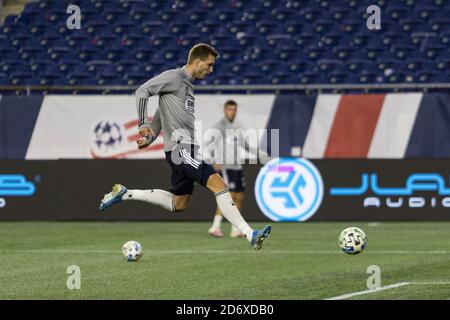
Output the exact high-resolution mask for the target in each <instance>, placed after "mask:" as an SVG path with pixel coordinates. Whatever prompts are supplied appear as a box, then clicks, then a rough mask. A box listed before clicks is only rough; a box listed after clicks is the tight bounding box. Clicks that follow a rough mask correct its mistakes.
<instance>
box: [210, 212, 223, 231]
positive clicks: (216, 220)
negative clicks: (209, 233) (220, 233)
mask: <svg viewBox="0 0 450 320" xmlns="http://www.w3.org/2000/svg"><path fill="white" fill-rule="evenodd" d="M222 218H223V217H222V215H221V214H216V215H214V221H213V225H212V227H211V228H212V229H220V224H221V223H222Z"/></svg>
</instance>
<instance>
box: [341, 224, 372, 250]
mask: <svg viewBox="0 0 450 320" xmlns="http://www.w3.org/2000/svg"><path fill="white" fill-rule="evenodd" d="M338 245H339V247H340V248H341V249H342V251H344V252H345V253H348V254H358V253H360V252H362V251H363V250H364V248H365V247H366V246H367V235H366V233H365V232H364V231H362V230H361V229H360V228H356V227H350V228H346V229H344V230H342V232H341V234H340V235H339V238H338Z"/></svg>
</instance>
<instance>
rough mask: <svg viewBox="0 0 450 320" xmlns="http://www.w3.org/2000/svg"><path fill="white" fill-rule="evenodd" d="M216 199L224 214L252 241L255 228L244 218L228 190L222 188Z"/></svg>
mask: <svg viewBox="0 0 450 320" xmlns="http://www.w3.org/2000/svg"><path fill="white" fill-rule="evenodd" d="M216 201H217V205H218V206H219V209H220V211H222V214H223V216H224V217H225V218H226V219H227V220H228V221H230V223H231V224H232V225H234V226H235V227H236V228H238V229H239V231H241V232H242V234H243V235H244V236H245V238H246V239H247V240H248V241H249V242H251V241H252V236H253V229H252V228H250V226H249V225H248V223H247V222H245V220H244V218H242V216H241V214H240V212H239V210H238V208H236V205H235V204H234V202H233V199H232V198H231V195H230V192H229V191H228V190H222V191H219V192H217V193H216Z"/></svg>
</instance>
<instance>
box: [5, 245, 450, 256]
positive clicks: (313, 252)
mask: <svg viewBox="0 0 450 320" xmlns="http://www.w3.org/2000/svg"><path fill="white" fill-rule="evenodd" d="M116 252H120V249H117V250H93V249H87V250H82V249H54V250H52V249H23V250H22V249H11V250H4V249H3V250H2V249H0V253H2V254H10V253H11V254H12V253H20V254H27V253H29V254H33V253H51V254H57V253H60V254H65V253H83V254H88V253H105V254H107V253H116ZM144 252H145V253H146V254H149V255H151V254H195V253H200V254H246V253H249V252H250V253H252V252H254V251H253V250H251V249H250V248H249V250H204V249H199V250H195V249H189V250H145V247H144ZM262 252H263V253H264V254H293V255H297V254H298V255H302V254H308V255H327V254H329V255H336V254H340V255H345V254H344V253H343V252H341V251H340V250H271V249H265V250H263V251H262ZM368 254H369V255H390V254H395V255H402V254H417V255H450V251H443V250H433V251H426V250H424V251H414V250H411V251H408V250H367V251H365V252H363V253H361V254H360V255H368Z"/></svg>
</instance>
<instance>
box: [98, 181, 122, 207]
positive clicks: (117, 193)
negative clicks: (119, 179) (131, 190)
mask: <svg viewBox="0 0 450 320" xmlns="http://www.w3.org/2000/svg"><path fill="white" fill-rule="evenodd" d="M127 191H128V190H127V188H125V187H124V186H123V185H121V184H115V185H114V186H113V188H112V191H111V192H110V193H108V194H105V196H104V197H103V199H102V201H101V202H100V210H102V211H103V210H105V209H106V208H108V207H110V206H112V205H113V204H115V203H117V202H120V201H122V196H123V195H124V194H125V193H126V192H127Z"/></svg>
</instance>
